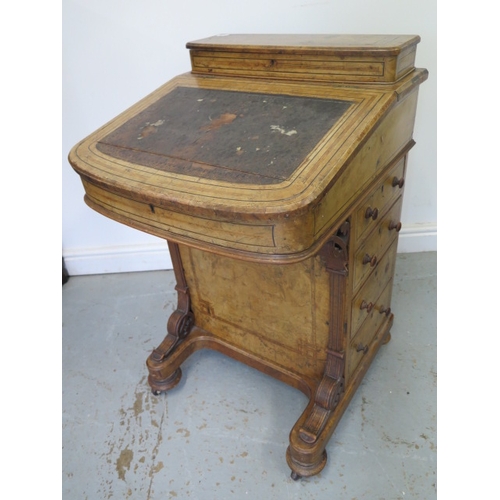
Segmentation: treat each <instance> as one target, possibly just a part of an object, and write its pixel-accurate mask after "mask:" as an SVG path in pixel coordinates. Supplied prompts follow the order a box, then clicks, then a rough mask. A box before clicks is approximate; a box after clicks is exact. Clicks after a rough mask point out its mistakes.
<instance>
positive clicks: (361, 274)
mask: <svg viewBox="0 0 500 500" xmlns="http://www.w3.org/2000/svg"><path fill="white" fill-rule="evenodd" d="M402 202H403V198H402V197H400V198H398V200H397V201H396V203H394V205H393V206H392V207H391V208H390V209H389V211H388V212H387V213H386V214H385V215H384V216H383V217H382V218H381V219H380V221H379V223H378V226H377V227H376V228H375V230H374V231H372V233H371V234H370V236H369V237H368V239H367V240H366V241H365V243H363V244H362V245H361V246H360V247H359V249H358V250H357V251H356V253H355V255H354V265H353V268H354V269H353V288H354V290H356V289H357V288H359V286H361V284H362V283H363V281H364V279H366V278H367V277H368V276H369V275H370V274H371V272H372V271H373V270H374V269H375V268H376V267H377V265H378V262H379V260H380V259H381V257H382V256H383V254H384V253H385V251H386V250H387V248H388V247H389V245H390V244H391V243H392V242H393V241H394V240H395V239H397V235H398V228H400V227H401V226H398V224H399V223H400V216H401V206H402Z"/></svg>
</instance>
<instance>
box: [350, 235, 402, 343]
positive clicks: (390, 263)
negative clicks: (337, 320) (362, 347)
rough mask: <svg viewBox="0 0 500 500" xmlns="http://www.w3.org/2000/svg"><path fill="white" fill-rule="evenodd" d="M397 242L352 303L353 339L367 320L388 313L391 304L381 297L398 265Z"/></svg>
mask: <svg viewBox="0 0 500 500" xmlns="http://www.w3.org/2000/svg"><path fill="white" fill-rule="evenodd" d="M396 250H397V242H396V241H394V242H393V243H392V245H391V246H390V248H389V250H388V251H387V252H386V254H385V255H384V256H383V257H382V259H381V260H380V262H379V264H378V265H377V267H376V269H375V270H374V271H373V273H372V275H371V276H370V277H369V278H368V279H367V280H366V283H365V284H364V285H363V286H362V287H361V289H360V290H359V292H358V294H357V295H356V297H355V298H354V299H353V301H352V312H351V338H352V337H354V336H355V335H356V333H357V331H358V330H359V328H360V326H361V325H362V324H363V322H364V321H365V320H366V321H368V320H369V319H370V318H371V319H373V316H374V315H377V314H383V313H384V312H387V307H389V304H388V303H387V301H385V300H382V299H381V297H380V294H381V291H382V290H384V288H385V286H386V285H387V283H388V282H389V281H390V280H391V278H392V277H393V276H394V267H395V263H396Z"/></svg>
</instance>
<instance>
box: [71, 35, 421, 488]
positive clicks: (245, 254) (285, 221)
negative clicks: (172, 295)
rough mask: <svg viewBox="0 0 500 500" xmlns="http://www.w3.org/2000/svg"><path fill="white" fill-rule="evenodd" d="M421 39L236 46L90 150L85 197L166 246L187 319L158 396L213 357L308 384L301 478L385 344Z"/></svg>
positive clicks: (153, 98) (243, 42) (156, 354)
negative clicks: (199, 356) (197, 358)
mask: <svg viewBox="0 0 500 500" xmlns="http://www.w3.org/2000/svg"><path fill="white" fill-rule="evenodd" d="M419 41H420V38H419V37H418V36H399V35H398V36H386V35H384V36H344V35H342V36H341V35H339V36H336V35H312V36H309V35H298V36H286V35H226V36H216V37H211V38H207V39H203V40H198V41H195V42H190V43H188V44H187V47H188V49H189V50H190V57H191V65H192V71H191V72H190V73H189V74H184V75H180V76H178V77H176V78H174V79H173V80H171V81H170V82H168V83H166V84H165V85H164V86H162V87H160V88H159V89H158V90H156V91H154V92H153V93H152V94H150V95H149V96H148V97H146V98H145V99H143V100H142V101H140V102H138V103H137V104H136V105H134V106H132V107H131V108H130V109H128V110H127V111H125V112H124V113H122V114H121V115H119V116H118V117H117V118H115V119H114V120H112V121H111V122H109V123H108V124H106V125H104V126H103V127H102V128H100V129H99V130H97V131H96V132H95V133H93V134H92V135H90V136H89V137H87V138H86V139H84V140H83V141H81V142H80V143H79V144H77V145H76V146H75V147H74V148H73V149H72V151H71V153H70V155H69V161H70V163H71V165H72V166H73V168H74V169H75V170H76V172H77V173H78V174H79V175H80V176H81V179H82V182H83V186H84V189H85V201H86V203H87V204H88V205H89V206H90V207H92V208H93V209H95V210H97V211H98V212H100V213H101V214H103V215H105V216H107V217H110V218H111V219H114V220H116V221H119V222H121V223H124V224H127V225H128V226H131V227H133V228H136V229H139V230H141V231H145V232H147V233H150V234H153V235H156V236H159V237H161V238H164V239H166V240H167V242H168V248H169V251H170V255H171V257H172V263H173V268H174V273H175V278H176V283H177V286H176V290H177V294H178V305H177V310H176V311H175V312H174V313H173V314H172V315H171V316H170V318H169V319H168V322H167V335H166V337H165V339H164V340H163V341H162V342H161V343H160V344H159V345H158V347H157V348H156V349H154V350H153V352H152V353H151V355H150V356H149V358H148V360H147V367H148V370H149V384H150V386H151V388H152V390H153V392H154V393H155V394H159V393H161V392H163V391H167V390H169V389H171V388H173V387H174V386H175V385H176V384H177V383H178V382H179V380H180V378H181V368H180V366H181V364H182V362H183V361H184V360H185V359H186V358H187V357H188V356H190V355H191V354H192V353H194V352H195V351H197V350H199V349H202V348H209V349H215V350H217V351H219V352H222V353H224V354H226V355H228V356H231V357H232V358H234V359H236V360H239V361H241V362H243V363H246V364H248V365H250V366H252V367H254V368H256V369H258V370H261V371H262V372H264V373H266V374H268V375H270V376H272V377H275V378H277V379H279V380H281V381H283V382H285V383H287V384H290V385H291V386H293V387H295V388H297V389H299V390H301V391H302V392H304V393H305V394H306V395H307V396H308V397H309V404H308V405H307V407H306V408H305V410H304V412H303V413H302V415H300V416H299V417H298V420H297V422H296V424H295V425H294V427H293V428H292V430H291V432H290V445H289V447H288V449H287V452H286V459H287V462H288V465H289V467H290V468H291V470H292V477H293V478H294V479H297V478H299V477H301V476H312V475H314V474H317V473H318V472H319V471H321V470H322V469H323V467H324V466H325V463H326V459H327V457H326V451H325V446H326V444H327V443H328V440H329V439H330V437H331V435H332V433H333V431H334V429H335V427H336V425H337V423H338V422H339V420H340V418H341V416H342V414H343V413H344V411H345V409H346V407H347V405H348V404H349V401H350V400H351V398H352V396H353V394H354V392H355V391H356V389H357V388H358V386H359V384H360V382H361V380H362V378H363V376H364V374H365V373H366V371H367V369H368V367H369V365H370V363H371V362H372V360H373V358H374V356H375V354H376V353H377V350H378V349H379V347H380V346H381V345H382V344H383V343H385V342H387V341H388V340H389V338H390V333H389V331H390V328H391V325H392V323H393V318H394V316H393V313H392V311H391V293H392V283H393V277H394V264H395V259H396V248H397V240H398V232H399V230H400V229H401V222H400V213H401V204H402V199H403V186H404V180H405V171H406V164H407V156H408V152H409V150H410V148H411V147H412V146H413V145H414V141H413V139H412V135H413V126H414V119H415V112H416V105H417V94H418V87H419V85H420V84H421V83H422V82H423V81H425V79H426V78H427V71H426V70H423V69H417V68H415V67H414V61H415V53H416V47H417V44H418V42H419Z"/></svg>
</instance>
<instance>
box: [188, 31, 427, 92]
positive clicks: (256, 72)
mask: <svg viewBox="0 0 500 500" xmlns="http://www.w3.org/2000/svg"><path fill="white" fill-rule="evenodd" d="M419 42H420V37H418V36H412V35H218V36H212V37H210V38H205V39H202V40H196V41H193V42H189V43H188V44H187V48H188V49H190V56H191V66H192V70H193V73H199V74H212V75H225V76H228V75H229V76H237V75H242V76H252V77H256V78H273V79H287V80H293V79H295V80H297V79H298V80H307V81H311V80H312V81H327V82H358V83H392V82H395V81H397V80H399V79H400V78H401V77H403V76H404V75H406V74H407V73H409V72H411V71H412V70H413V69H414V63H415V53H416V46H417V44H418V43H419Z"/></svg>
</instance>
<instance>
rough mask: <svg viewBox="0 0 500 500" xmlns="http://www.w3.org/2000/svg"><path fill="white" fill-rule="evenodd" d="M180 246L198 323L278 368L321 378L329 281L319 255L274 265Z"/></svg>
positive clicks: (327, 318)
mask: <svg viewBox="0 0 500 500" xmlns="http://www.w3.org/2000/svg"><path fill="white" fill-rule="evenodd" d="M180 249H181V257H182V264H183V268H184V272H185V275H186V279H187V282H188V286H189V288H190V293H191V299H192V310H193V313H194V316H195V323H196V325H197V326H199V327H200V328H203V329H204V330H207V331H209V332H211V333H212V334H214V335H216V336H217V337H219V338H221V339H223V340H225V341H226V342H229V343H231V344H232V345H234V346H237V347H239V348H241V349H243V350H245V351H246V352H248V353H251V354H254V355H256V356H258V357H260V358H261V359H263V360H265V361H266V362H267V363H268V364H270V365H273V366H276V367H277V368H278V369H279V368H280V367H283V368H284V369H286V370H289V371H291V372H294V373H297V374H298V375H299V376H302V377H311V378H313V379H318V378H321V376H322V374H323V371H324V365H325V361H326V353H325V349H326V346H327V343H328V335H329V325H328V321H329V310H330V309H329V307H330V303H329V299H330V288H329V287H330V281H329V275H328V272H327V271H326V270H325V267H324V264H323V263H322V261H321V259H320V257H312V258H309V259H307V260H304V261H301V262H299V263H295V264H289V265H283V266H275V265H270V264H261V263H254V262H245V261H241V260H235V259H231V258H227V257H223V256H219V255H216V254H213V253H209V252H203V251H200V250H196V249H193V248H189V247H186V246H180Z"/></svg>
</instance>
